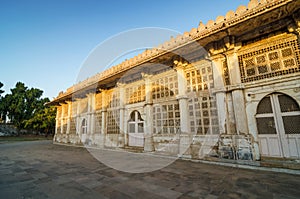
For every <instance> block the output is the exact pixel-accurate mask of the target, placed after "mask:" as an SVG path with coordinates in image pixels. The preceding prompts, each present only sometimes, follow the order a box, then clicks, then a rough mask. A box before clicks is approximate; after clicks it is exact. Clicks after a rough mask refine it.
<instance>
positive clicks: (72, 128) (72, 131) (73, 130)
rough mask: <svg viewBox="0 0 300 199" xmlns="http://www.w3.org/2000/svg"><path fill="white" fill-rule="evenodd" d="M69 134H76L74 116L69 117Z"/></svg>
mask: <svg viewBox="0 0 300 199" xmlns="http://www.w3.org/2000/svg"><path fill="white" fill-rule="evenodd" d="M70 134H76V118H74V117H71V118H70Z"/></svg>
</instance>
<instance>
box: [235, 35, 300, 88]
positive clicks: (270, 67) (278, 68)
mask: <svg viewBox="0 0 300 199" xmlns="http://www.w3.org/2000/svg"><path fill="white" fill-rule="evenodd" d="M274 40H275V41H272V42H265V43H264V44H263V45H259V44H257V45H256V46H255V47H252V48H250V49H249V48H248V49H247V51H242V52H241V54H240V55H239V56H238V59H239V67H240V71H241V79H242V82H243V83H245V82H251V81H255V80H260V79H265V78H270V77H275V76H281V75H286V74H290V73H295V72H299V71H300V51H299V49H300V48H299V43H298V40H297V37H296V36H294V35H293V36H288V35H284V36H283V37H282V38H279V39H278V38H275V39H274ZM246 47H247V46H246Z"/></svg>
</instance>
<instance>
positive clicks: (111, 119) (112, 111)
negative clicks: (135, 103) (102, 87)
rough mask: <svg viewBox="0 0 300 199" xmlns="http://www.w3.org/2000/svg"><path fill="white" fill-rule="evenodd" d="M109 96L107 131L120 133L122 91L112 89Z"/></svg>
mask: <svg viewBox="0 0 300 199" xmlns="http://www.w3.org/2000/svg"><path fill="white" fill-rule="evenodd" d="M107 97H108V109H107V133H108V134H118V133H120V126H119V121H120V111H119V107H120V93H119V91H118V90H117V89H116V90H111V92H110V93H108V94H107Z"/></svg>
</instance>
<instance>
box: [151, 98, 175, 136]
mask: <svg viewBox="0 0 300 199" xmlns="http://www.w3.org/2000/svg"><path fill="white" fill-rule="evenodd" d="M153 126H154V133H157V134H174V133H177V130H178V128H179V126H180V112H179V104H178V102H177V101H174V102H171V103H164V104H159V105H158V104H157V105H155V106H153Z"/></svg>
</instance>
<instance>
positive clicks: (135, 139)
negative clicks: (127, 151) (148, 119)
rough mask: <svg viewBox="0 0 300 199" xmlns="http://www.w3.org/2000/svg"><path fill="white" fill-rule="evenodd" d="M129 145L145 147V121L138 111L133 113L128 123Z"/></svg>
mask: <svg viewBox="0 0 300 199" xmlns="http://www.w3.org/2000/svg"><path fill="white" fill-rule="evenodd" d="M128 145H129V146H138V147H143V146H144V121H143V119H142V117H141V114H140V113H139V112H138V111H133V112H132V113H131V114H130V119H129V121H128Z"/></svg>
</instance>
